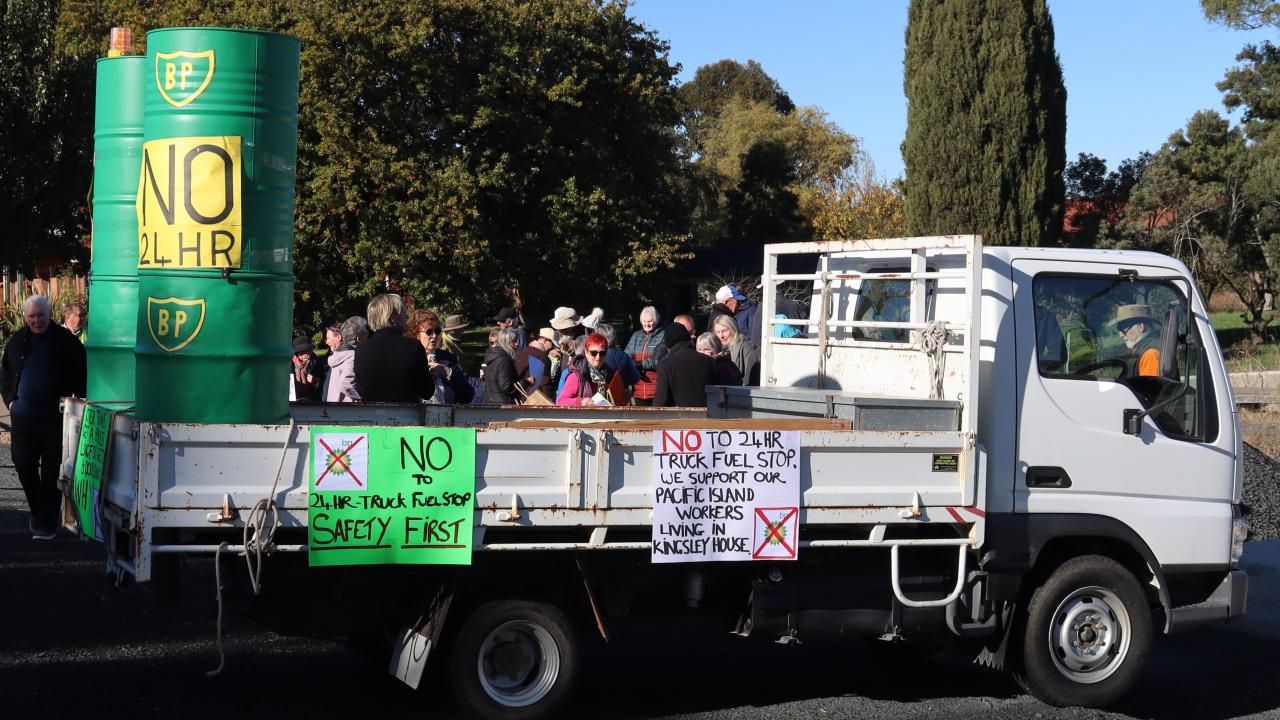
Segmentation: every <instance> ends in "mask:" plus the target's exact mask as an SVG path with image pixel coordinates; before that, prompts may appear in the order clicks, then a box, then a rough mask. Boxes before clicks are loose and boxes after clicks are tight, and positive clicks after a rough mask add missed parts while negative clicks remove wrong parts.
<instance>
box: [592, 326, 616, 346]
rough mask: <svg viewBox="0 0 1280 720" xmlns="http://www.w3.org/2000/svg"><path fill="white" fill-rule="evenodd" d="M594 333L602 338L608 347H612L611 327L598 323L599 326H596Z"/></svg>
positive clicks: (612, 332) (612, 334)
mask: <svg viewBox="0 0 1280 720" xmlns="http://www.w3.org/2000/svg"><path fill="white" fill-rule="evenodd" d="M596 332H598V333H600V334H601V335H603V336H604V339H605V342H607V343H608V347H613V336H614V331H613V326H612V325H610V324H609V323H600V324H599V325H596Z"/></svg>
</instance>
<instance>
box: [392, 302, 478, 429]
mask: <svg viewBox="0 0 1280 720" xmlns="http://www.w3.org/2000/svg"><path fill="white" fill-rule="evenodd" d="M404 334H405V337H408V338H412V339H413V340H417V341H418V343H419V344H420V345H422V349H423V350H425V351H426V353H427V371H428V372H429V373H431V380H432V382H434V383H435V385H436V391H435V394H433V395H432V396H431V402H433V403H436V404H437V405H452V404H454V403H460V404H463V405H465V404H467V403H469V402H471V396H472V395H473V394H474V392H475V391H474V390H472V389H471V384H470V383H468V382H467V376H466V373H464V372H462V368H461V367H459V366H458V358H456V357H454V355H453V353H451V352H449V351H448V350H446V349H445V348H444V331H443V330H441V329H440V318H439V316H437V315H436V314H435V313H434V312H431V311H430V310H426V309H418V310H414V311H413V314H412V315H410V316H409V325H408V327H407V328H406V329H405V331H404Z"/></svg>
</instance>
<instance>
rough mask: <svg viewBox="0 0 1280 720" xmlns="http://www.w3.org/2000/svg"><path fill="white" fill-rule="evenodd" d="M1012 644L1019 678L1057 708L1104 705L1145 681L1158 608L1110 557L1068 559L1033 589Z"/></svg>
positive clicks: (1015, 670)
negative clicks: (1143, 673) (1153, 609)
mask: <svg viewBox="0 0 1280 720" xmlns="http://www.w3.org/2000/svg"><path fill="white" fill-rule="evenodd" d="M1019 625H1020V626H1021V627H1019V628H1018V630H1019V632H1018V633H1017V634H1016V635H1015V639H1016V640H1017V641H1018V643H1017V644H1016V645H1013V646H1012V647H1011V648H1010V649H1011V650H1014V651H1015V652H1016V651H1020V652H1021V656H1020V657H1019V658H1016V659H1015V663H1014V679H1015V680H1017V682H1018V684H1019V685H1021V686H1022V687H1023V688H1024V689H1026V690H1027V691H1029V692H1030V693H1031V694H1032V695H1034V696H1035V697H1037V698H1039V699H1040V700H1041V701H1043V702H1046V703H1048V704H1050V705H1057V706H1066V705H1075V706H1079V707H1090V708H1093V707H1102V706H1104V705H1108V704H1110V703H1113V702H1115V701H1116V700H1118V699H1120V697H1121V696H1123V695H1124V694H1125V693H1126V692H1128V691H1129V689H1130V688H1132V687H1133V684H1134V683H1135V682H1137V679H1138V675H1139V673H1140V672H1141V671H1142V666H1143V664H1144V663H1146V660H1147V656H1148V655H1149V654H1150V652H1151V607H1150V605H1149V604H1148V603H1147V599H1146V596H1145V595H1143V592H1142V587H1141V586H1140V585H1139V584H1138V581H1137V579H1136V578H1134V576H1133V574H1132V573H1130V572H1129V571H1128V570H1126V569H1125V567H1124V566H1123V565H1121V564H1120V563H1118V562H1116V561H1115V560H1112V559H1111V558H1109V557H1104V556H1101V555H1084V556H1081V557H1077V558H1072V559H1071V560H1068V561H1067V562H1065V563H1063V564H1062V565H1061V566H1060V567H1059V568H1058V569H1057V570H1054V572H1053V574H1052V575H1050V576H1049V579H1048V580H1047V581H1045V583H1044V584H1043V585H1041V586H1040V587H1039V588H1037V589H1036V591H1035V592H1034V593H1033V594H1032V596H1031V600H1030V602H1029V603H1028V604H1027V611H1026V614H1025V615H1024V616H1023V618H1022V620H1021V622H1020V623H1019Z"/></svg>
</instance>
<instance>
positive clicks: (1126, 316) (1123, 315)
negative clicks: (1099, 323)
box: [1107, 303, 1160, 377]
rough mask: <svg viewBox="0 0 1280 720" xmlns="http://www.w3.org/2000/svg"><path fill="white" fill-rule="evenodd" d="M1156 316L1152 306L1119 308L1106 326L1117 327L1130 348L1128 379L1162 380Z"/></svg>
mask: <svg viewBox="0 0 1280 720" xmlns="http://www.w3.org/2000/svg"><path fill="white" fill-rule="evenodd" d="M1154 315H1155V314H1154V313H1153V312H1152V310H1151V306H1150V305H1144V304H1139V303H1135V304H1130V305H1119V306H1117V307H1116V314H1115V317H1113V318H1111V320H1110V321H1108V322H1107V327H1114V328H1115V329H1116V332H1119V333H1120V336H1121V337H1122V338H1124V345H1125V347H1127V348H1129V357H1128V358H1126V359H1125V365H1126V371H1125V376H1126V377H1135V376H1137V377H1159V376H1160V332H1159V325H1158V324H1157V323H1156V320H1155V317H1154Z"/></svg>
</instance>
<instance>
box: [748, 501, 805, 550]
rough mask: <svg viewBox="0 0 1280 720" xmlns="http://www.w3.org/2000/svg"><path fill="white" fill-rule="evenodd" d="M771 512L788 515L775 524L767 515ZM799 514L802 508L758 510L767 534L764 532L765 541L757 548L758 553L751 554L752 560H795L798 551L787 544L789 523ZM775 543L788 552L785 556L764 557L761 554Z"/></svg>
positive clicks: (758, 515) (758, 516)
mask: <svg viewBox="0 0 1280 720" xmlns="http://www.w3.org/2000/svg"><path fill="white" fill-rule="evenodd" d="M771 510H773V511H777V512H779V513H782V512H785V513H786V514H785V515H783V516H782V517H781V518H779V519H778V521H777V522H774V521H772V520H770V519H769V516H768V515H767V513H768V512H769V511H771ZM798 512H800V508H798V507H780V508H756V517H757V518H759V519H760V522H762V523H764V528H765V532H764V540H763V541H761V543H760V546H759V547H757V548H756V551H755V552H753V553H751V557H752V559H756V560H759V559H762V558H763V559H770V558H773V559H780V558H787V559H792V560H794V559H795V557H796V549H795V547H794V546H793V545H791V543H788V542H787V521H788V520H790V519H791V518H793V517H795V515H796V513H798ZM775 542H776V543H778V544H779V545H781V546H782V549H783V551H785V552H786V554H785V555H782V554H778V555H772V554H771V555H762V554H761V553H763V552H764V550H765V548H767V547H768V546H769V544H770V543H775ZM792 542H795V541H794V539H793V540H792Z"/></svg>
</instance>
